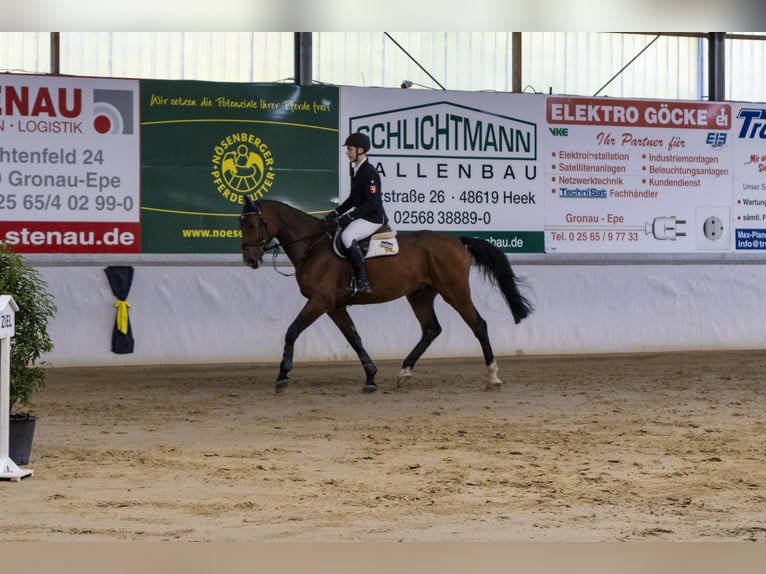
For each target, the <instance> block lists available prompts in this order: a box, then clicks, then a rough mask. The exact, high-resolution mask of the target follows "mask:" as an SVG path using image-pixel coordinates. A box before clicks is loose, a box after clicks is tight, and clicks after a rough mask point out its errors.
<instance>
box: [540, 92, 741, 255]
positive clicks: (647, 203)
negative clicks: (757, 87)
mask: <svg viewBox="0 0 766 574" xmlns="http://www.w3.org/2000/svg"><path fill="white" fill-rule="evenodd" d="M546 121H547V129H546V132H545V136H546V138H545V146H544V149H545V156H546V158H547V160H548V161H546V162H545V177H546V181H548V182H550V188H549V191H548V193H547V194H546V195H547V197H548V201H547V203H546V209H545V248H546V251H547V252H552V253H556V252H558V253H561V252H572V253H583V252H590V253H594V252H599V253H609V252H641V253H667V252H672V253H690V252H700V251H730V250H731V249H732V231H731V224H730V223H731V207H732V202H731V179H732V151H731V145H729V140H730V127H731V123H732V105H731V104H729V103H704V102H692V101H689V102H685V101H647V100H618V99H611V98H568V97H555V96H550V97H548V98H547V100H546Z"/></svg>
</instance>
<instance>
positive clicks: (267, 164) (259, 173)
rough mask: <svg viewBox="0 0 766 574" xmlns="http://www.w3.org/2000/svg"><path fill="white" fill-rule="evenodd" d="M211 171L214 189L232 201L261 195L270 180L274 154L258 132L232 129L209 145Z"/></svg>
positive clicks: (272, 177) (259, 197)
mask: <svg viewBox="0 0 766 574" xmlns="http://www.w3.org/2000/svg"><path fill="white" fill-rule="evenodd" d="M211 175H212V176H213V183H214V184H215V186H216V191H218V193H220V194H221V196H222V197H223V198H224V199H227V200H229V201H230V202H232V203H239V204H242V203H244V202H245V197H249V198H250V199H251V200H256V199H261V198H262V197H263V196H264V195H265V194H266V193H268V191H269V188H270V187H271V185H272V184H273V183H274V175H275V174H274V157H273V156H272V155H271V150H270V149H269V146H267V145H266V144H265V143H264V142H263V140H261V138H259V137H258V136H255V135H253V134H250V133H247V132H238V133H234V134H231V135H230V136H227V137H225V138H224V139H222V140H221V141H220V142H218V143H217V144H216V145H215V146H214V147H213V170H212V172H211Z"/></svg>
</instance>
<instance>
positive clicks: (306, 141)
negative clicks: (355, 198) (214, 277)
mask: <svg viewBox="0 0 766 574" xmlns="http://www.w3.org/2000/svg"><path fill="white" fill-rule="evenodd" d="M337 125H338V90H337V88H334V87H331V86H330V87H327V86H296V85H293V84H284V85H283V84H268V85H266V84H238V83H219V82H191V81H186V82H177V81H165V80H143V81H142V82H141V146H142V152H141V157H142V170H141V177H142V190H143V196H142V242H141V245H142V252H144V253H237V252H239V246H240V238H239V228H238V219H237V218H238V216H239V214H240V213H241V211H242V204H243V202H244V199H245V197H249V198H250V199H252V200H256V199H264V198H267V199H277V200H281V201H285V202H287V203H290V204H291V205H294V206H295V207H298V208H299V209H302V210H304V211H309V212H312V211H316V212H317V213H321V212H322V211H327V210H329V209H332V208H333V204H332V203H331V199H332V198H334V197H336V196H337V194H338V169H337V165H338V156H339V154H340V148H339V147H338V130H337Z"/></svg>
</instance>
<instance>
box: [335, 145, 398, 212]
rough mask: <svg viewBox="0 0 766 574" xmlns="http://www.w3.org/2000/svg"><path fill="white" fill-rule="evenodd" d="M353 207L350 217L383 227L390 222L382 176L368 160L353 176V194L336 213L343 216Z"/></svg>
mask: <svg viewBox="0 0 766 574" xmlns="http://www.w3.org/2000/svg"><path fill="white" fill-rule="evenodd" d="M352 207H353V208H354V211H352V212H351V214H350V215H351V216H352V217H353V218H354V219H366V220H367V221H370V222H372V223H380V224H381V225H382V224H384V223H386V222H387V221H388V217H387V216H386V210H385V209H384V207H383V198H382V196H381V190H380V174H379V173H378V172H377V170H376V169H375V168H374V167H373V165H372V164H371V163H370V162H369V160H367V159H365V161H364V162H363V163H362V165H360V166H359V169H357V170H356V174H352V176H351V193H350V194H349V196H348V197H347V198H346V200H345V201H344V202H343V203H341V204H340V205H339V206H338V207H337V208H336V211H337V212H338V214H340V215H343V214H344V213H345V212H347V211H348V210H349V209H351V208H352Z"/></svg>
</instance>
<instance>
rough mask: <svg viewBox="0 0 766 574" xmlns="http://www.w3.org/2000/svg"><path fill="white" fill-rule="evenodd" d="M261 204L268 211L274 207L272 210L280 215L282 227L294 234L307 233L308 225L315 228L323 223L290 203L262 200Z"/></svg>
mask: <svg viewBox="0 0 766 574" xmlns="http://www.w3.org/2000/svg"><path fill="white" fill-rule="evenodd" d="M260 203H261V205H262V206H263V207H264V208H266V209H269V207H268V206H272V209H273V210H274V211H275V212H276V213H278V217H279V220H280V221H281V222H282V227H283V228H289V229H290V230H292V231H293V232H294V231H301V230H302V231H305V230H306V226H308V225H312V226H313V225H320V224H322V221H321V220H320V219H318V218H317V217H314V216H313V215H311V214H310V213H306V212H305V211H303V210H301V209H298V208H297V207H294V206H292V205H290V204H289V203H285V202H284V201H279V200H276V199H262V200H260Z"/></svg>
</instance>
